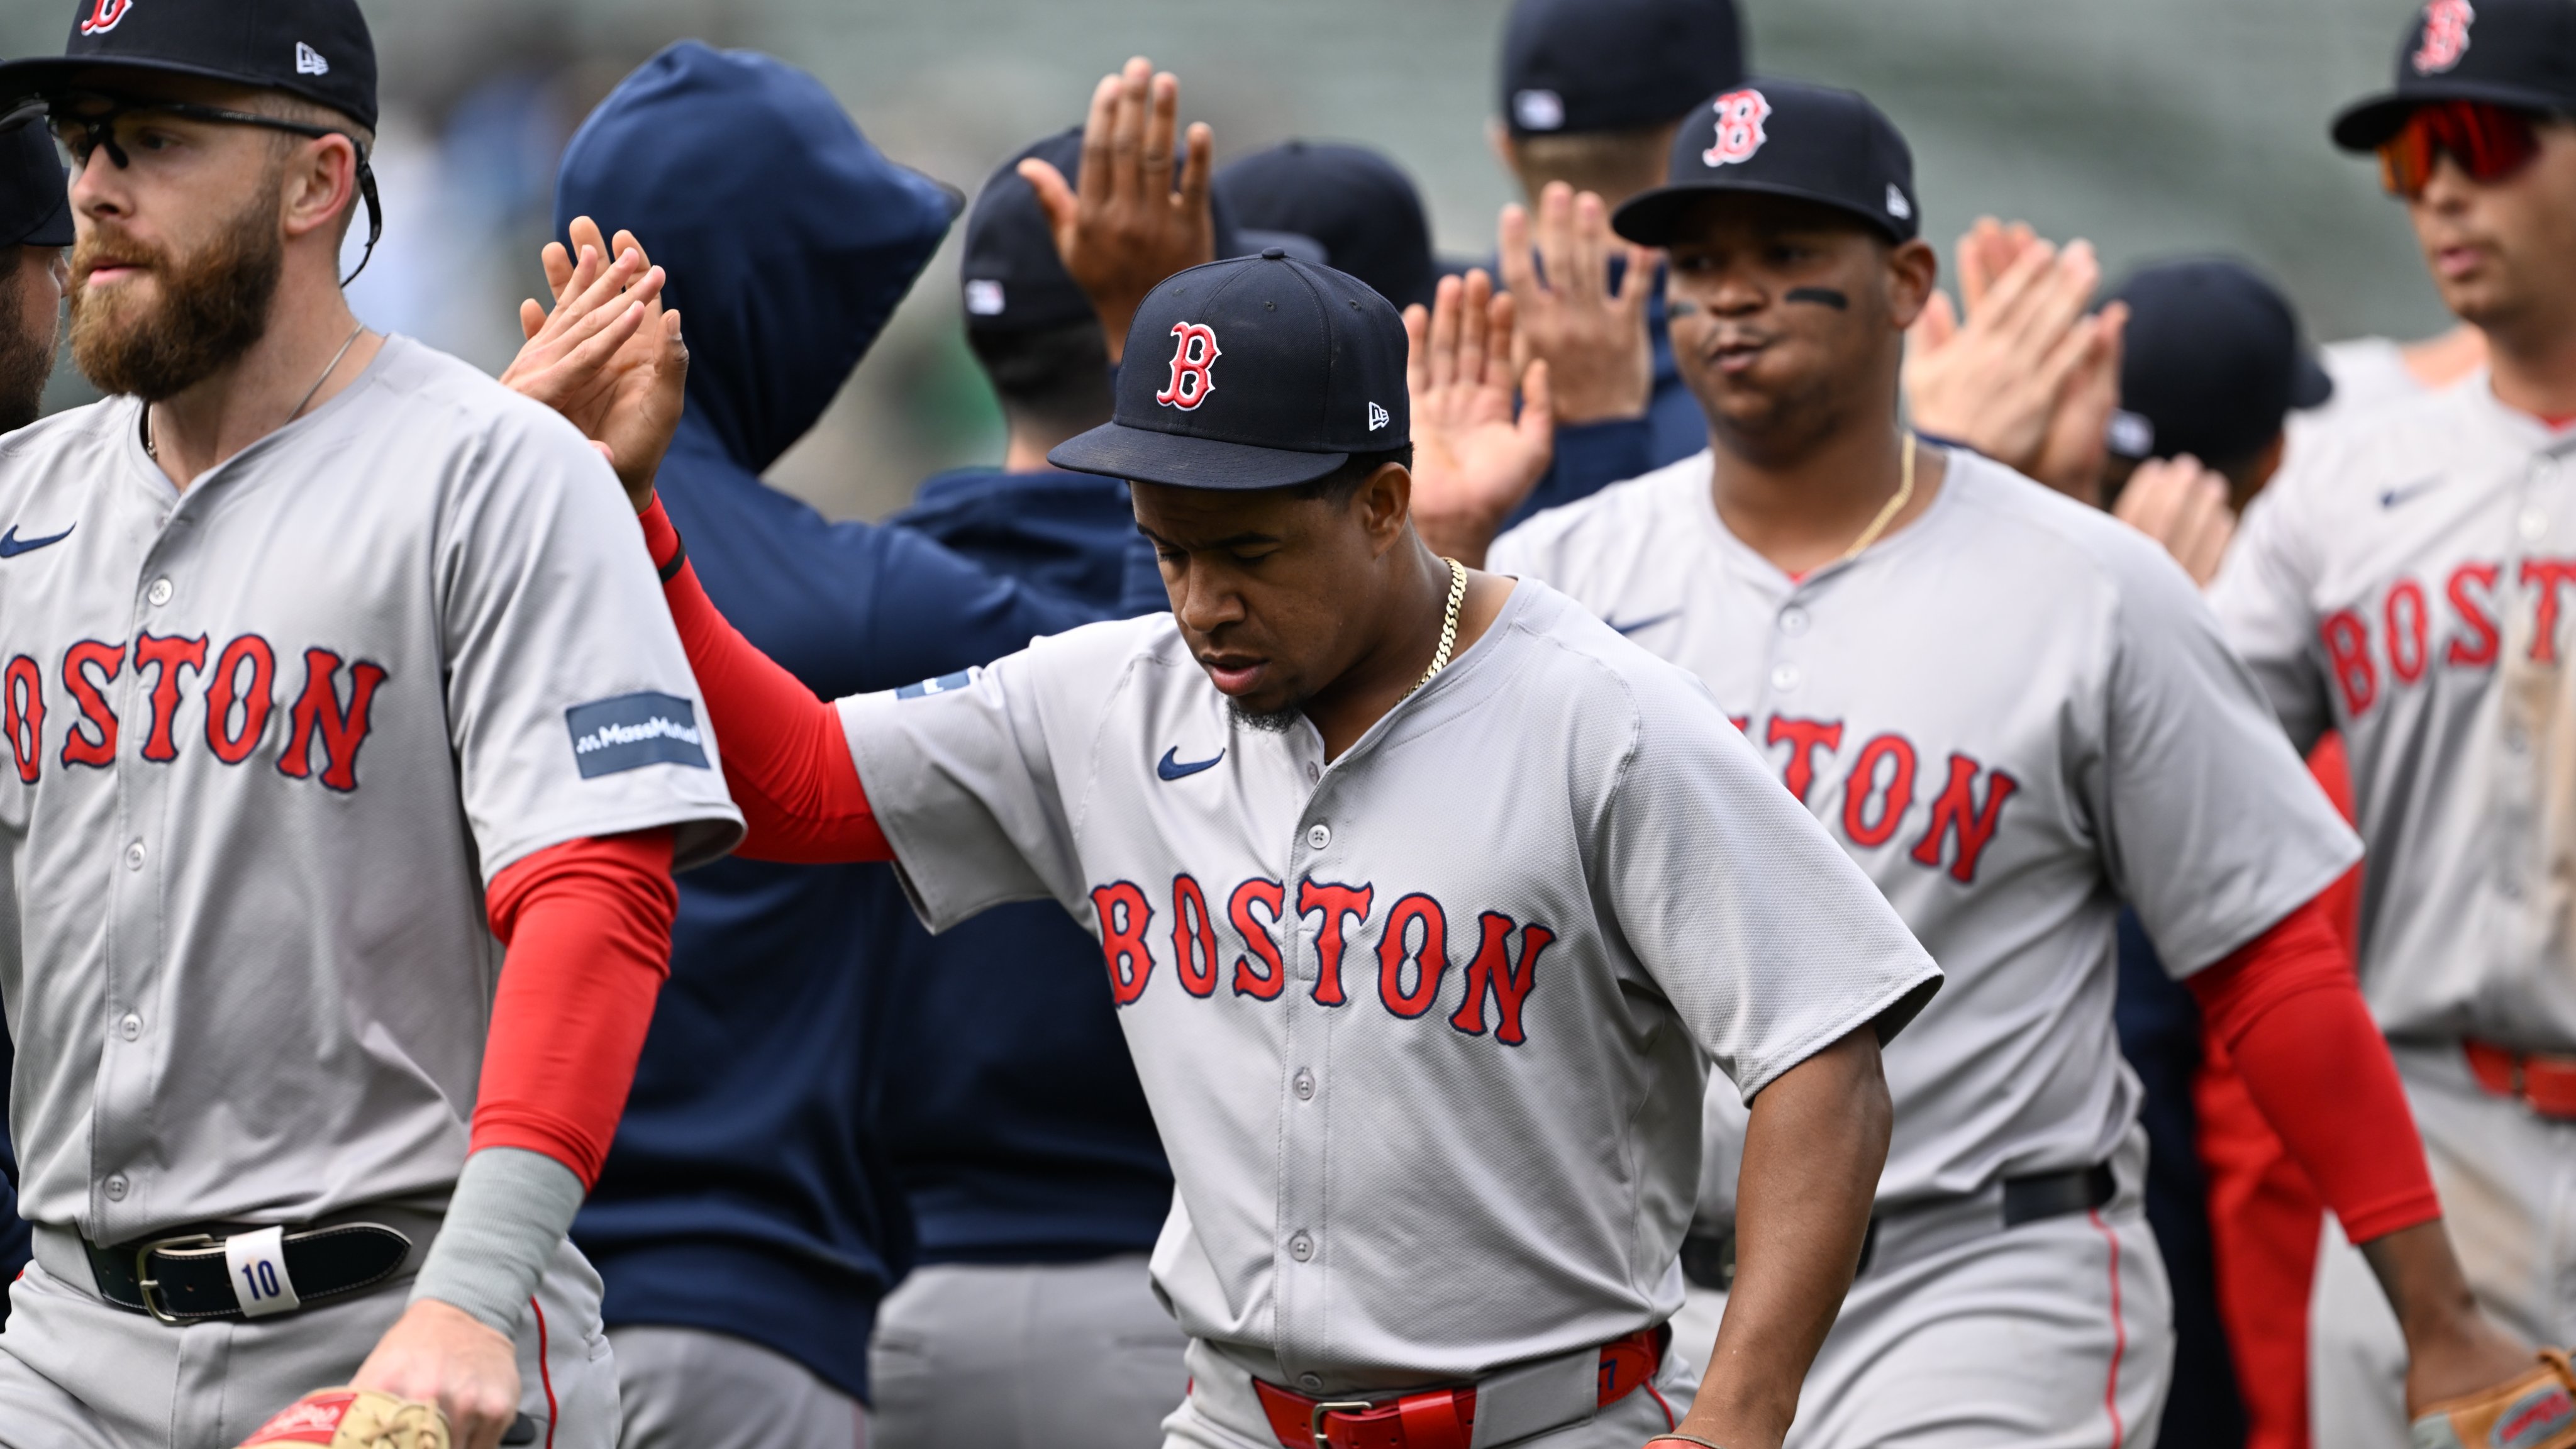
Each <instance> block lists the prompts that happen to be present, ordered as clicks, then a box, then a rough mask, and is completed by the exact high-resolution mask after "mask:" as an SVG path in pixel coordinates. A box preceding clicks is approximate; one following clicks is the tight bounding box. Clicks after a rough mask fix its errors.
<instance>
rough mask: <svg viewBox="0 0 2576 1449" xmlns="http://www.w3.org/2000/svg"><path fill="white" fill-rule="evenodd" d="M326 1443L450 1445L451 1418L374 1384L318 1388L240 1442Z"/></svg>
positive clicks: (246, 1446) (368, 1447) (368, 1448)
mask: <svg viewBox="0 0 2576 1449" xmlns="http://www.w3.org/2000/svg"><path fill="white" fill-rule="evenodd" d="M254 1444H327V1445H329V1446H331V1449H448V1443H447V1417H446V1416H445V1415H443V1414H441V1413H439V1412H438V1407H437V1406H436V1405H434V1404H416V1403H413V1402H412V1401H411V1400H409V1399H397V1398H395V1397H394V1396H393V1395H391V1394H382V1393H378V1392H376V1391H375V1390H374V1389H315V1390H314V1391H313V1392H311V1393H309V1394H306V1395H305V1396H304V1397H303V1398H300V1399H297V1400H296V1401H295V1402H294V1403H291V1404H289V1405H287V1406H286V1407H285V1408H283V1409H280V1410H278V1411H277V1413H276V1415H275V1416H273V1417H272V1418H270V1419H269V1421H268V1422H267V1423H265V1424H262V1425H260V1426H259V1428H258V1429H257V1430H256V1431H254V1432H253V1433H252V1434H251V1436H250V1437H249V1438H247V1439H244V1440H243V1441H242V1442H241V1449H251V1446H252V1445H254Z"/></svg>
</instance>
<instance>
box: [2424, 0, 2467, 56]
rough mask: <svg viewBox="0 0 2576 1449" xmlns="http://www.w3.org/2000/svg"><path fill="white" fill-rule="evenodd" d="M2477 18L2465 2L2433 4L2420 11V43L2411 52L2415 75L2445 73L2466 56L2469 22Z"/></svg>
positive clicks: (2437, 0) (2435, 0)
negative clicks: (2421, 26)
mask: <svg viewBox="0 0 2576 1449" xmlns="http://www.w3.org/2000/svg"><path fill="white" fill-rule="evenodd" d="M2477 18H2478V12H2477V11H2476V10H2475V9H2473V8H2472V7H2471V6H2470V4H2469V0H2433V3H2432V4H2430V5H2427V6H2425V7H2424V43H2423V45H2421V46H2420V47H2418V48H2417V49H2416V51H2415V73H2416V74H2417V75H2431V74H2433V73H2434V72H2436V71H2445V70H2449V69H2450V68H2451V67H2453V66H2455V65H2458V64H2459V63H2460V57H2461V56H2464V55H2466V54H2468V53H2469V22H2470V21H2472V20H2475V19H2477Z"/></svg>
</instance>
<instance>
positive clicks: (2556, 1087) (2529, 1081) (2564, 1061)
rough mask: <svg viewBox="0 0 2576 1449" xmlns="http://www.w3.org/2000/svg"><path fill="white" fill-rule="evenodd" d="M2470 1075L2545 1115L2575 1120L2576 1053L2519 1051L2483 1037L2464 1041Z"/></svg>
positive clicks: (2499, 1093)
mask: <svg viewBox="0 0 2576 1449" xmlns="http://www.w3.org/2000/svg"><path fill="white" fill-rule="evenodd" d="M2464 1045H2465V1046H2466V1047H2467V1048H2468V1054H2469V1075H2471V1076H2473V1077H2476V1078H2477V1079H2478V1085H2479V1086H2481V1087H2484V1088H2486V1089H2487V1090H2488V1091H2490V1092H2493V1093H2495V1094H2496V1095H2497V1096H2499V1097H2511V1098H2513V1099H2514V1100H2516V1101H2518V1102H2521V1103H2522V1104H2523V1105H2524V1106H2527V1107H2529V1108H2530V1109H2531V1110H2533V1111H2535V1112H2537V1113H2539V1114H2540V1115H2541V1116H2543V1117H2560V1118H2566V1119H2570V1120H2576V1057H2561V1056H2550V1055H2548V1054H2546V1053H2542V1052H2518V1051H2513V1050H2510V1049H2508V1048H2505V1047H2500V1046H2489V1045H2487V1044H2486V1043H2485V1042H2482V1041H2473V1042H2467V1043H2464Z"/></svg>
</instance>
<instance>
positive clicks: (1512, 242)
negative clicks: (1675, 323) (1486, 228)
mask: <svg viewBox="0 0 2576 1449" xmlns="http://www.w3.org/2000/svg"><path fill="white" fill-rule="evenodd" d="M1500 230H1501V236H1500V238H1499V240H1500V242H1501V246H1500V248H1499V251H1500V254H1501V261H1502V272H1503V285H1504V286H1506V287H1508V288H1510V289H1511V297H1512V301H1513V304H1514V305H1515V307H1516V308H1517V309H1518V311H1517V313H1516V317H1517V320H1518V323H1519V329H1518V331H1517V332H1516V333H1515V334H1514V336H1513V353H1512V357H1513V360H1514V361H1515V362H1522V363H1526V362H1528V361H1530V360H1531V359H1533V358H1536V359H1538V360H1540V361H1543V362H1546V363H1547V364H1548V370H1549V373H1550V375H1551V376H1552V377H1553V378H1554V380H1555V384H1556V394H1555V400H1556V407H1555V416H1556V421H1558V422H1560V423H1564V424H1567V425H1569V426H1572V425H1577V424H1582V423H1598V422H1608V421H1611V420H1613V419H1618V418H1642V417H1644V416H1645V415H1646V407H1647V404H1648V403H1649V402H1651V401H1652V400H1653V398H1654V392H1655V352H1654V343H1653V340H1652V339H1651V338H1650V337H1649V336H1648V335H1647V332H1646V304H1647V301H1648V299H1649V298H1650V297H1652V295H1653V294H1654V289H1655V259H1656V255H1657V254H1656V253H1655V252H1654V251H1653V250H1651V249H1649V248H1646V247H1640V246H1631V245H1629V244H1628V243H1626V242H1623V241H1621V240H1619V239H1618V238H1617V237H1616V236H1614V235H1613V234H1612V233H1611V231H1610V213H1609V208H1608V207H1606V206H1605V205H1603V204H1602V201H1601V198H1600V197H1599V196H1596V195H1594V194H1593V193H1591V192H1589V191H1586V192H1584V193H1582V194H1581V195H1577V194H1576V193H1575V191H1574V189H1573V188H1572V187H1570V186H1568V185H1566V184H1565V183H1564V182H1562V181H1551V182H1549V183H1548V184H1547V186H1546V188H1545V189H1544V190H1542V191H1540V192H1539V197H1538V218H1537V227H1536V231H1537V236H1536V239H1535V240H1536V243H1537V244H1536V247H1535V248H1533V247H1532V244H1531V243H1532V236H1531V231H1532V227H1531V218H1530V214H1529V213H1528V212H1527V211H1525V210H1523V209H1522V208H1520V207H1518V206H1506V207H1504V208H1503V217H1502V226H1501V229H1500ZM1533 252H1535V261H1533ZM1613 260H1617V261H1619V262H1621V263H1623V264H1624V266H1625V270H1624V271H1623V272H1622V274H1621V276H1620V277H1619V280H1618V282H1617V284H1616V285H1615V286H1614V285H1613V284H1612V282H1611V278H1610V271H1611V263H1612V261H1613Z"/></svg>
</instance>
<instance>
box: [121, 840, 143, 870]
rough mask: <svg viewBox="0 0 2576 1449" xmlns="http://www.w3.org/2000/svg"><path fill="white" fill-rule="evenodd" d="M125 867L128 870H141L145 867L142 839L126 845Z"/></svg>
mask: <svg viewBox="0 0 2576 1449" xmlns="http://www.w3.org/2000/svg"><path fill="white" fill-rule="evenodd" d="M125 868H126V869H127V870H141V869H142V868H143V842H142V841H140V840H138V841H136V842H134V843H133V844H132V845H129V846H127V847H125Z"/></svg>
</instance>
